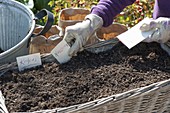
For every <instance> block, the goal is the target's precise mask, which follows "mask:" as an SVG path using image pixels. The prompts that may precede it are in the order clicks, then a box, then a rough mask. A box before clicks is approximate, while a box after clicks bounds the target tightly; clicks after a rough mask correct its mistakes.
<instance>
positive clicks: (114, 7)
mask: <svg viewBox="0 0 170 113" xmlns="http://www.w3.org/2000/svg"><path fill="white" fill-rule="evenodd" d="M135 1H136V0H100V1H99V3H98V4H97V6H94V7H93V8H92V10H91V13H92V14H96V15H98V16H100V17H101V18H102V19H103V22H104V23H103V26H104V27H107V26H109V25H111V24H112V22H113V18H114V17H115V16H116V15H117V14H119V13H120V12H121V11H122V10H123V9H124V8H125V7H126V6H128V5H131V4H133V3H134V2H135Z"/></svg>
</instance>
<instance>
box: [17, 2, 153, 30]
mask: <svg viewBox="0 0 170 113" xmlns="http://www.w3.org/2000/svg"><path fill="white" fill-rule="evenodd" d="M17 1H19V2H22V3H27V2H28V1H29V0H17ZM33 1H34V8H33V9H32V11H33V12H34V13H37V11H39V10H41V9H43V8H46V9H48V10H49V11H51V12H53V13H54V16H55V24H57V21H58V16H59V11H60V10H62V9H64V8H70V7H77V8H78V7H79V8H87V9H89V10H90V9H91V7H92V6H93V5H97V3H98V2H99V0H33ZM153 6H154V0H136V2H135V3H134V4H133V5H130V6H128V7H126V8H125V9H124V10H123V11H122V12H121V13H120V14H119V15H117V16H116V17H115V18H114V20H113V21H114V22H118V23H121V24H124V25H126V26H127V27H132V26H134V25H135V24H137V23H138V22H139V21H141V20H142V19H143V18H145V17H152V13H153ZM41 24H44V22H43V21H41Z"/></svg>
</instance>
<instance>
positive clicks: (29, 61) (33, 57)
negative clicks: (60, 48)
mask: <svg viewBox="0 0 170 113" xmlns="http://www.w3.org/2000/svg"><path fill="white" fill-rule="evenodd" d="M16 59H17V64H18V68H19V71H23V70H24V69H29V68H32V67H36V66H39V65H42V62H41V57H40V53H35V54H30V55H26V56H21V57H17V58H16Z"/></svg>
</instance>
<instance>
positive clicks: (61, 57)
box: [51, 40, 71, 64]
mask: <svg viewBox="0 0 170 113" xmlns="http://www.w3.org/2000/svg"><path fill="white" fill-rule="evenodd" d="M69 49H70V46H69V45H68V44H67V42H66V41H65V40H62V41H61V42H60V43H59V44H58V45H57V46H56V47H55V48H54V49H53V50H52V51H51V54H52V55H53V56H54V57H55V58H56V59H57V61H58V62H59V63H60V64H63V63H66V62H68V61H69V60H70V59H71V57H70V56H69V55H68V50H69Z"/></svg>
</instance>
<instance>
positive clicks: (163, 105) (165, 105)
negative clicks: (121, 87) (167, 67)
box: [35, 80, 170, 113]
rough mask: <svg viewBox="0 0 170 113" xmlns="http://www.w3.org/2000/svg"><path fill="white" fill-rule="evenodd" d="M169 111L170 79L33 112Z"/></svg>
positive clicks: (106, 112)
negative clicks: (85, 101)
mask: <svg viewBox="0 0 170 113" xmlns="http://www.w3.org/2000/svg"><path fill="white" fill-rule="evenodd" d="M42 112H43V113H170V80H166V81H162V82H158V83H154V84H151V85H149V86H146V87H141V88H137V89H133V90H130V91H127V92H124V93H121V94H117V95H112V96H109V97H107V98H101V99H98V100H95V101H91V102H87V103H84V104H80V105H74V106H69V107H65V108H57V109H52V110H44V111H37V112H35V113H42Z"/></svg>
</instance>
